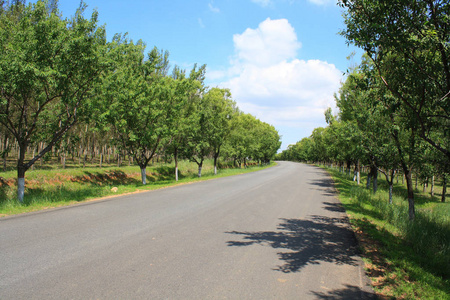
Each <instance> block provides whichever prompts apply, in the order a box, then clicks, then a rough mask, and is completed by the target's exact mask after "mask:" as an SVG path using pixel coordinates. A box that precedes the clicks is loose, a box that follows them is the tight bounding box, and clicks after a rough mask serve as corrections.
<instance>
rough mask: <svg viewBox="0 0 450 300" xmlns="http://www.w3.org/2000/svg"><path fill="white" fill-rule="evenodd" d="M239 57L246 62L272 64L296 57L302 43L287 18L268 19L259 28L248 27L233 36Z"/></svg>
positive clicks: (262, 64)
mask: <svg viewBox="0 0 450 300" xmlns="http://www.w3.org/2000/svg"><path fill="white" fill-rule="evenodd" d="M233 41H234V47H235V50H236V52H237V58H238V59H239V60H241V61H242V62H244V63H247V64H254V65H260V66H270V65H272V64H274V63H277V62H280V61H283V60H286V59H291V58H294V57H295V56H296V54H297V50H298V49H299V48H300V47H301V44H300V43H299V42H298V41H297V34H296V33H295V30H294V28H293V27H292V26H291V25H290V24H289V22H288V21H287V20H286V19H280V20H271V19H270V18H268V19H266V20H265V21H264V22H262V23H261V24H259V27H258V28H257V29H251V28H247V29H246V30H245V31H244V33H242V34H235V35H234V36H233Z"/></svg>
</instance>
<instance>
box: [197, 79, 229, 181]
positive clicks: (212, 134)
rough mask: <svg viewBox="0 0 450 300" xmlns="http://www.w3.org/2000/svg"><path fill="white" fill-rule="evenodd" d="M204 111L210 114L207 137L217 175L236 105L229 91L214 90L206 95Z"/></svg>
mask: <svg viewBox="0 0 450 300" xmlns="http://www.w3.org/2000/svg"><path fill="white" fill-rule="evenodd" d="M204 97H205V102H204V103H205V104H206V105H203V106H202V109H204V110H207V111H208V112H209V116H208V118H209V126H210V130H209V133H208V135H207V136H206V138H207V140H208V143H209V145H210V146H211V149H212V153H213V157H214V174H215V175H217V160H218V158H219V155H220V150H221V147H222V145H223V144H224V142H225V140H226V139H227V137H228V135H229V134H230V130H231V118H232V117H233V116H234V115H235V112H236V103H235V102H234V101H233V100H232V99H231V93H230V90H228V89H221V88H212V89H210V90H209V91H208V92H207V93H206V94H205V96H204Z"/></svg>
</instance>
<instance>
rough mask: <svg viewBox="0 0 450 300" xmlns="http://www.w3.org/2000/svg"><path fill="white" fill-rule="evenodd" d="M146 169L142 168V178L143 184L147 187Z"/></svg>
mask: <svg viewBox="0 0 450 300" xmlns="http://www.w3.org/2000/svg"><path fill="white" fill-rule="evenodd" d="M145 169H146V168H145V167H141V178H142V184H143V185H146V184H147V173H146V172H145V171H146V170H145Z"/></svg>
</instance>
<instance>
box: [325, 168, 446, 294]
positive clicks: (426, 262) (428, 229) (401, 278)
mask: <svg viewBox="0 0 450 300" xmlns="http://www.w3.org/2000/svg"><path fill="white" fill-rule="evenodd" d="M329 172H330V173H331V175H332V176H333V179H334V181H335V184H336V188H337V190H338V191H339V196H338V197H339V199H340V201H341V202H342V203H343V205H344V206H345V208H346V211H347V214H348V215H349V217H350V220H351V223H352V226H353V227H354V230H355V232H357V235H359V236H360V237H363V238H361V240H363V241H364V239H365V238H364V237H366V238H367V239H368V241H365V242H362V243H361V244H362V246H363V248H364V251H365V260H366V263H367V268H368V269H367V271H368V274H369V275H370V276H371V277H372V280H373V281H374V287H375V289H376V290H377V291H378V292H379V293H381V294H383V295H387V296H389V297H393V298H401V299H449V296H448V295H450V214H449V209H450V204H449V203H441V202H440V201H439V199H438V198H437V197H431V196H429V194H426V193H425V194H424V193H419V192H418V193H416V219H415V220H414V221H413V222H411V221H409V218H408V203H407V201H406V200H405V199H406V197H405V196H406V191H405V187H404V186H402V185H401V184H399V185H396V187H395V193H394V197H393V204H392V205H390V204H389V201H388V199H389V194H388V190H387V184H385V183H383V180H382V179H379V183H380V184H379V190H378V191H377V193H376V194H374V193H373V192H372V191H371V190H368V189H366V188H365V184H364V182H363V183H362V184H360V185H359V186H358V185H356V183H355V182H353V181H352V180H351V178H350V177H348V176H347V175H344V174H342V173H339V172H338V171H336V170H331V169H329ZM358 233H360V234H358Z"/></svg>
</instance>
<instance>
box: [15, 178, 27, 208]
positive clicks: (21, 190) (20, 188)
mask: <svg viewBox="0 0 450 300" xmlns="http://www.w3.org/2000/svg"><path fill="white" fill-rule="evenodd" d="M24 194H25V178H19V179H18V180H17V198H18V199H19V202H20V203H22V202H23V196H24Z"/></svg>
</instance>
